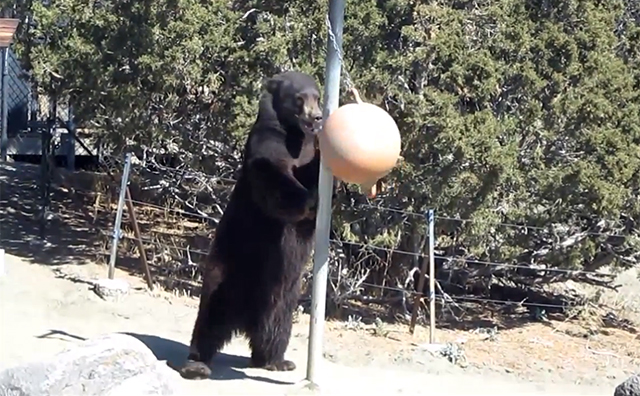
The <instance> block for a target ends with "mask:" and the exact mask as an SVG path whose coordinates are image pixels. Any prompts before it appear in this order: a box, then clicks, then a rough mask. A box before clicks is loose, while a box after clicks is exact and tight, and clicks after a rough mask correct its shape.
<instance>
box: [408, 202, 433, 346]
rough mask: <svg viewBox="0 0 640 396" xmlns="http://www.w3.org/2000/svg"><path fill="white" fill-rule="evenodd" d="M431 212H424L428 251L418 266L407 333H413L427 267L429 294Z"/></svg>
mask: <svg viewBox="0 0 640 396" xmlns="http://www.w3.org/2000/svg"><path fill="white" fill-rule="evenodd" d="M432 213H433V209H429V210H428V211H427V213H425V216H424V217H425V218H426V220H427V232H426V234H427V243H428V244H429V253H428V256H427V257H423V258H422V265H421V266H420V278H419V279H418V285H417V289H418V291H417V293H416V295H415V297H414V299H413V309H412V310H411V322H410V323H409V333H411V334H413V333H414V332H415V330H416V321H417V319H418V309H419V308H420V302H421V301H422V298H423V296H424V293H423V290H424V279H425V277H426V276H427V269H428V270H429V294H431V291H432V287H431V279H432V276H431V266H430V264H431V261H430V259H431V241H432V240H433V230H432V224H431V223H432V222H433V221H432Z"/></svg>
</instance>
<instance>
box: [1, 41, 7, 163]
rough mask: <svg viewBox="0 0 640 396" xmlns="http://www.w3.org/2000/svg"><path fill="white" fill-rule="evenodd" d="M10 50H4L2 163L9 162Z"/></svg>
mask: <svg viewBox="0 0 640 396" xmlns="http://www.w3.org/2000/svg"><path fill="white" fill-rule="evenodd" d="M8 57H9V48H3V49H2V136H1V137H0V161H6V160H7V149H8V147H7V146H8V145H9V137H8V136H7V117H8V113H9V111H8V110H7V107H8V104H7V90H8V89H7V88H8V86H7V77H8V75H9V61H8Z"/></svg>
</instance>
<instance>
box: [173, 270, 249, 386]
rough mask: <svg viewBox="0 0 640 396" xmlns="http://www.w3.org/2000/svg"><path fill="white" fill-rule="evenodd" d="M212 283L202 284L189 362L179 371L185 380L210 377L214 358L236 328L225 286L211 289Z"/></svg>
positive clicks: (231, 336)
mask: <svg viewBox="0 0 640 396" xmlns="http://www.w3.org/2000/svg"><path fill="white" fill-rule="evenodd" d="M205 280H206V279H205ZM205 286H208V287H205ZM210 286H211V285H204V284H203V289H202V294H201V296H200V307H199V309H198V316H197V318H196V323H195V325H194V327H193V333H192V336H191V345H190V347H189V355H188V356H187V362H186V363H185V365H184V367H182V369H181V370H180V375H181V376H182V377H184V378H186V379H206V378H209V377H210V376H211V368H210V367H209V364H210V363H211V359H213V356H214V355H215V354H217V353H218V352H219V351H220V350H221V349H222V348H223V347H224V345H225V344H226V343H227V342H229V341H231V339H232V338H233V334H234V332H235V331H236V330H237V326H236V325H235V324H234V323H235V321H234V320H233V316H232V315H230V314H229V308H230V305H229V304H228V302H227V296H226V295H225V288H224V285H220V286H221V287H220V288H218V289H217V290H215V291H214V292H211V290H212V289H213V288H212V287H210Z"/></svg>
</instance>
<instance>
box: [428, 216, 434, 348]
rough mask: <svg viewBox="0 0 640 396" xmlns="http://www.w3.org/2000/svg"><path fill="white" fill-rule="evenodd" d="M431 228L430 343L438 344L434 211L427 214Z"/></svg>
mask: <svg viewBox="0 0 640 396" xmlns="http://www.w3.org/2000/svg"><path fill="white" fill-rule="evenodd" d="M427 222H428V228H429V343H430V344H433V343H435V342H436V259H435V248H436V216H435V211H434V210H433V209H429V211H428V212H427Z"/></svg>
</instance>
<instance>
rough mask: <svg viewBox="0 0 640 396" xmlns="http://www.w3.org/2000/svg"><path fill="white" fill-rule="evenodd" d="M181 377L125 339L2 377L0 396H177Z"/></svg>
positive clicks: (109, 339) (112, 337)
mask: <svg viewBox="0 0 640 396" xmlns="http://www.w3.org/2000/svg"><path fill="white" fill-rule="evenodd" d="M172 377H174V378H176V377H177V374H176V373H175V372H173V371H172V370H171V369H169V368H168V367H167V366H166V365H165V364H163V363H161V362H160V361H158V359H156V357H155V355H154V354H153V352H151V350H149V349H148V348H147V346H146V345H145V344H144V343H142V342H141V341H139V340H138V339H137V338H134V337H131V336H128V335H125V334H109V335H106V336H102V337H98V338H95V339H90V340H87V341H84V342H82V343H80V344H78V345H76V346H74V347H72V348H69V349H66V350H64V351H62V352H60V353H59V354H57V355H55V356H53V357H52V358H50V359H48V360H46V361H40V362H33V363H27V364H24V365H21V366H16V367H11V368H8V369H5V370H4V371H2V372H0V396H45V395H46V396H66V395H68V396H80V395H95V396H107V395H108V396H116V395H121V396H124V395H174V394H176V393H177V384H176V383H175V382H174V381H175V379H174V378H172Z"/></svg>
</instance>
